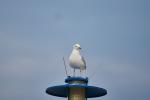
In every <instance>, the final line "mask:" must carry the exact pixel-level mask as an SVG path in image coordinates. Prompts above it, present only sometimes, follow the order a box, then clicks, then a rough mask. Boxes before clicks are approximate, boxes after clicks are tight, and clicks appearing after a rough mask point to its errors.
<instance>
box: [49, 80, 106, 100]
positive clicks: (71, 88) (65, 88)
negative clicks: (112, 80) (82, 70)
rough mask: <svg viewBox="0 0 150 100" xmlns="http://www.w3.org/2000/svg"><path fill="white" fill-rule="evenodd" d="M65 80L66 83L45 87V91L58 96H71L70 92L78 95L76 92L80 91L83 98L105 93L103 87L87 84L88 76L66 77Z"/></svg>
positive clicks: (99, 95)
mask: <svg viewBox="0 0 150 100" xmlns="http://www.w3.org/2000/svg"><path fill="white" fill-rule="evenodd" d="M65 82H66V83H67V84H66V85H59V86H52V87H49V88H47V89H46V93H48V94H50V95H53V96H58V97H70V96H71V97H72V94H74V95H78V93H80V91H81V92H82V93H80V94H81V95H82V97H84V98H94V97H101V96H104V95H106V94H107V91H106V90H105V89H103V88H99V87H95V86H88V85H87V83H88V78H82V77H68V78H67V79H66V80H65ZM75 91H76V92H75ZM76 100H78V99H76ZM81 100H84V99H81Z"/></svg>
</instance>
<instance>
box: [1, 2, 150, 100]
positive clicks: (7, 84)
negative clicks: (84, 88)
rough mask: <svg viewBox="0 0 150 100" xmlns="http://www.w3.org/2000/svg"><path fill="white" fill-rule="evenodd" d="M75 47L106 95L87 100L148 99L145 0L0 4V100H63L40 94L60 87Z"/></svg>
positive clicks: (149, 8) (148, 12)
mask: <svg viewBox="0 0 150 100" xmlns="http://www.w3.org/2000/svg"><path fill="white" fill-rule="evenodd" d="M75 43H79V44H80V45H81V47H82V54H83V55H84V57H85V59H86V62H87V76H88V77H89V78H90V79H89V85H95V86H98V87H103V88H105V89H107V91H108V94H107V95H106V96H104V97H101V98H95V99H90V100H100V99H101V100H149V99H150V1H149V0H0V100H66V99H63V98H59V97H53V96H50V95H47V94H46V93H45V89H46V88H47V87H49V86H53V85H61V84H65V83H64V79H65V78H66V75H65V70H64V66H63V61H62V57H63V56H64V57H65V59H66V62H67V65H68V57H69V55H70V53H71V51H72V46H73V45H74V44H75ZM68 70H69V71H70V73H71V71H72V70H71V69H69V68H68Z"/></svg>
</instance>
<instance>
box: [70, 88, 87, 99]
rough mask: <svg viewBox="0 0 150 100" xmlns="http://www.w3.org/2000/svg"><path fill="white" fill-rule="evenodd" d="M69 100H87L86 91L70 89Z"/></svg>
mask: <svg viewBox="0 0 150 100" xmlns="http://www.w3.org/2000/svg"><path fill="white" fill-rule="evenodd" d="M68 100H85V89H84V88H77V87H71V88H70V89H69V97H68Z"/></svg>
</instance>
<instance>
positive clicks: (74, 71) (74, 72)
mask: <svg viewBox="0 0 150 100" xmlns="http://www.w3.org/2000/svg"><path fill="white" fill-rule="evenodd" d="M73 76H75V68H74V70H73Z"/></svg>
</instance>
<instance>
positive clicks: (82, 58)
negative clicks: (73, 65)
mask: <svg viewBox="0 0 150 100" xmlns="http://www.w3.org/2000/svg"><path fill="white" fill-rule="evenodd" d="M81 60H82V61H83V63H84V65H85V67H86V62H85V59H84V57H83V56H82V57H81Z"/></svg>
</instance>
